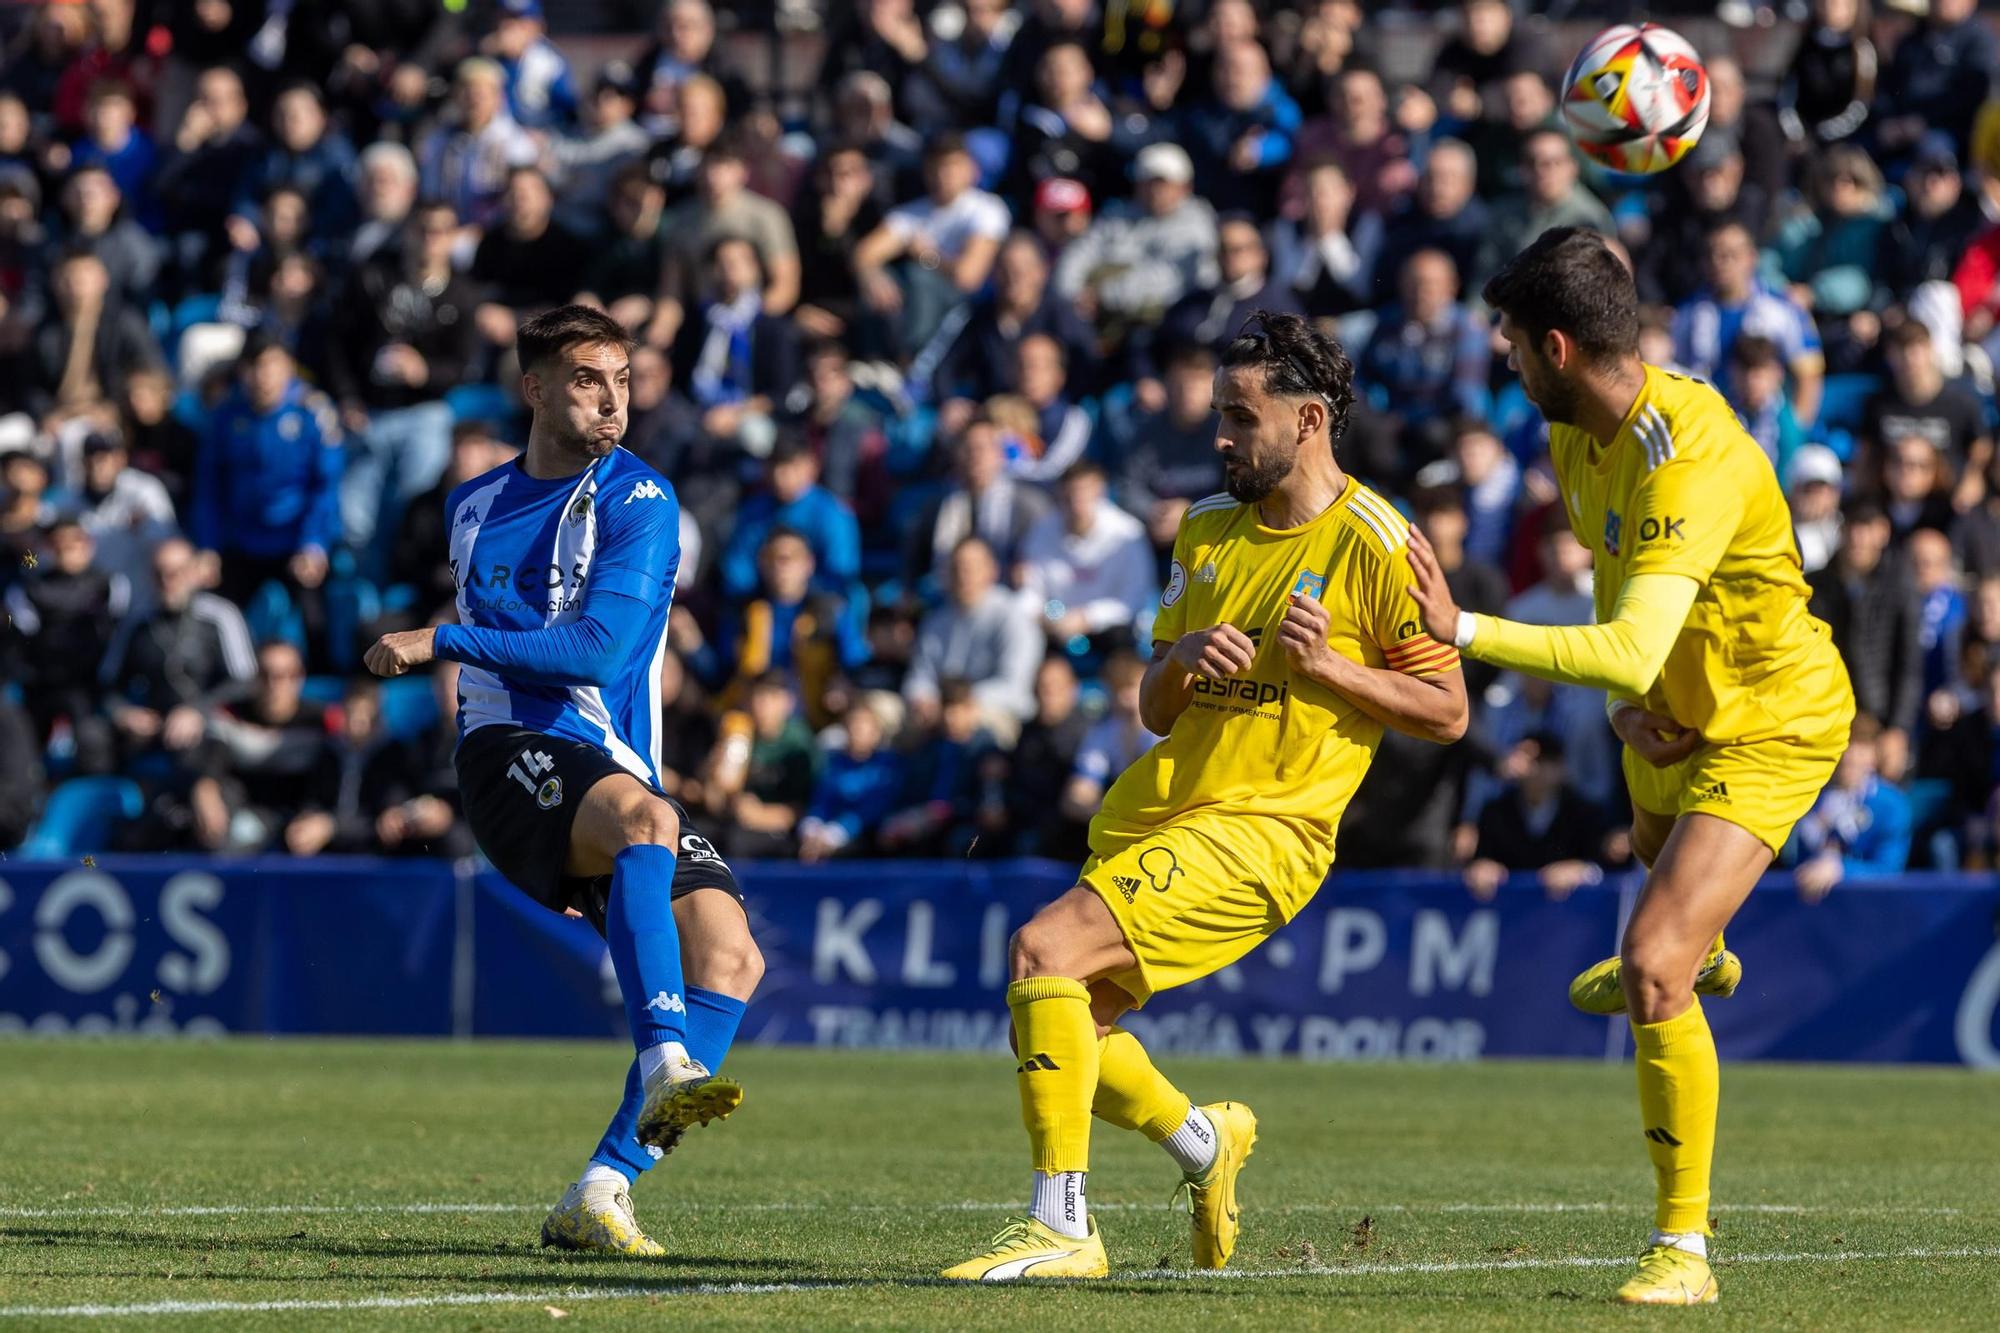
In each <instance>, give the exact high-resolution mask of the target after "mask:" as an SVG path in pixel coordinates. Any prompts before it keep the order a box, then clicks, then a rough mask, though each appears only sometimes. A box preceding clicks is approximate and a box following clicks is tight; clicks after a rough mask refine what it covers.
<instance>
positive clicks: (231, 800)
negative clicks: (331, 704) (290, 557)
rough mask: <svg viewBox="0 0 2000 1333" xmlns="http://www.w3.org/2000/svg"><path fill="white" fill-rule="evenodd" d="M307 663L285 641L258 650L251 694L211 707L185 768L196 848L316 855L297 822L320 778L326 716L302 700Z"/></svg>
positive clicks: (275, 642) (273, 642) (244, 694)
mask: <svg viewBox="0 0 2000 1333" xmlns="http://www.w3.org/2000/svg"><path fill="white" fill-rule="evenodd" d="M305 680H306V668H305V660H304V659H303V658H302V657H300V655H299V650H298V649H297V648H294V647H293V646H292V645H291V644H289V643H285V642H283V641H280V640H273V641H271V642H269V643H266V644H263V645H262V646H260V647H259V648H258V649H257V676H256V679H255V681H254V682H253V683H252V684H251V686H250V687H249V689H247V690H246V691H243V692H241V693H239V694H236V695H235V696H233V697H226V698H224V699H223V700H220V701H218V702H217V703H215V704H214V705H212V706H211V707H210V708H209V709H208V712H207V716H206V717H205V718H204V720H203V734H202V739H201V742H200V743H199V744H198V745H197V746H195V747H194V749H193V750H191V751H190V752H189V754H188V755H187V757H186V760H185V763H186V767H187V770H188V773H189V775H190V776H191V777H192V782H191V784H190V785H189V788H188V793H187V805H188V812H189V815H190V816H191V820H192V827H191V830H190V831H191V833H192V837H193V842H194V845H195V846H196V847H198V848H200V849H201V850H203V851H207V852H233V853H249V852H261V851H264V850H266V849H267V848H272V847H284V848H286V850H289V851H291V852H292V853H293V854H294V855H310V854H311V853H312V852H313V851H316V850H318V849H317V848H313V847H311V846H309V845H308V842H307V838H306V837H305V836H300V842H299V844H298V845H297V846H294V845H292V842H291V839H292V837H293V836H295V832H296V834H298V835H305V834H309V833H310V832H312V831H313V830H311V829H305V830H300V829H299V828H298V826H297V824H296V822H295V821H296V820H297V817H298V815H299V814H300V812H301V811H303V810H304V809H305V808H306V806H307V803H308V801H310V800H311V797H312V792H313V788H314V786H315V785H316V784H317V783H318V782H319V781H320V780H321V773H322V771H323V767H322V760H323V758H324V757H325V754H326V741H327V719H326V711H325V709H324V708H322V707H321V706H320V705H319V704H316V703H313V702H312V701H311V700H308V699H306V698H305V697H304V693H303V691H304V688H305Z"/></svg>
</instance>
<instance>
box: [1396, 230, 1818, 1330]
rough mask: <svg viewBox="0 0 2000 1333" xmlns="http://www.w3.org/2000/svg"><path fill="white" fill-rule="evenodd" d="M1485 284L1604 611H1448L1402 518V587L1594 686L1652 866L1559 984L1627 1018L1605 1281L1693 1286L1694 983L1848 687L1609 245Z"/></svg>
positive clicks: (1704, 1063) (1562, 242)
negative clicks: (1618, 1160) (1649, 1226)
mask: <svg viewBox="0 0 2000 1333" xmlns="http://www.w3.org/2000/svg"><path fill="white" fill-rule="evenodd" d="M1485 298H1486V303H1487V304H1488V305H1489V306H1491V307H1492V308H1493V309H1494V310H1495V311H1497V312H1498V313H1499V315H1500V332H1501V335H1502V336H1503V337H1505V338H1506V339H1507V341H1508V343H1509V344H1510V346H1511V347H1512V352H1511V354H1510V355H1509V357H1508V361H1509V364H1511V365H1512V366H1513V367H1514V368H1515V369H1516V370H1517V371H1518V372H1519V373H1520V376H1521V384H1522V387H1523V388H1524V389H1525V390H1526V391H1527V395H1528V398H1529V401H1531V402H1533V403H1534V405H1535V406H1536V407H1537V408H1539V409H1540V410H1541V413H1542V415H1543V416H1544V417H1546V418H1547V419H1548V422H1549V452H1550V454H1551V456H1552V457H1553V458H1554V461H1555V471H1556V482H1557V485H1558V487H1559V488H1560V489H1561V491H1562V496H1563V503H1564V504H1565V505H1566V506H1567V507H1568V512H1569V524H1570V529H1571V531H1573V532H1574V533H1575V534H1576V537H1577V540H1578V541H1580V542H1582V543H1583V544H1584V545H1585V546H1587V547H1589V548H1590V550H1591V553H1592V556H1593V557H1594V561H1595V569H1596V594H1595V596H1596V602H1597V620H1598V623H1597V624H1595V625H1583V626H1557V627H1544V626H1540V625H1523V624H1517V623H1515V622H1513V621H1507V620H1500V619H1496V618H1494V617H1492V616H1475V615H1470V614H1467V613H1464V612H1461V611H1460V610H1459V609H1458V607H1457V605H1456V604H1455V603H1454V602H1453V601H1452V596H1451V591H1450V589H1449V588H1447V587H1446V586H1445V577H1444V572H1443V570H1442V569H1441V568H1440V567H1439V565H1438V561H1437V557H1436V555H1435V553H1434V552H1433V551H1432V550H1431V548H1430V545H1429V543H1428V542H1426V541H1425V540H1424V538H1423V537H1422V536H1421V535H1420V534H1419V533H1417V531H1416V530H1415V529H1414V528H1412V529H1411V530H1410V540H1409V560H1410V564H1411V565H1412V567H1413V568H1414V569H1415V571H1416V576H1417V594H1416V596H1417V601H1418V602H1419V603H1420V604H1421V605H1422V607H1423V620H1424V627H1425V629H1426V630H1428V631H1429V633H1430V635H1431V636H1432V637H1433V638H1434V639H1436V640H1437V641H1438V642H1440V643H1442V644H1451V645H1453V646H1455V647H1457V648H1458V649H1459V651H1461V652H1463V653H1465V654H1467V655H1468V656H1470V657H1473V658H1476V659H1478V660H1479V661H1482V662H1490V663H1492V664H1493V665H1494V666H1497V667H1502V668H1505V669H1508V670H1512V671H1522V672H1526V673H1528V674H1529V675H1533V676H1540V677H1542V678H1543V679H1545V680H1552V681H1557V682H1560V683H1563V684H1569V685H1582V686H1586V687H1590V688H1595V689H1602V690H1605V691H1608V693H1609V700H1610V702H1609V708H1610V712H1611V725H1612V727H1613V729H1614V730H1616V731H1617V733H1618V736H1619V738H1620V739H1622V740H1623V741H1624V742H1625V755H1624V768H1625V779H1626V783H1627V786H1628V787H1629V788H1630V791H1631V795H1632V846H1633V850H1634V851H1635V852H1637V854H1638V856H1639V859H1640V860H1641V861H1643V862H1644V863H1645V864H1646V866H1647V867H1648V874H1647V876H1646V884H1645V887H1644V889H1643V890H1642V891H1641V892H1640V895H1639V900H1638V903H1637V904H1636V905H1635V906H1634V908H1633V911H1632V918H1631V921H1630V923H1629V924H1628V925H1627V926H1626V928H1625V938H1624V940H1623V942H1622V945H1621V948H1620V951H1619V955H1618V957H1616V958H1611V959H1607V960H1605V961H1604V962H1602V963H1600V964H1598V965H1597V966H1596V967H1593V968H1591V969H1590V970H1589V971H1587V972H1585V973H1584V974H1583V975H1582V976H1580V977H1578V978H1577V979H1576V981H1575V982H1574V983H1572V985H1571V987H1570V995H1571V998H1572V999H1573V1000H1574V1001H1575V1002H1576V1004H1577V1005H1578V1007H1580V1008H1583V1009H1586V1010H1589V1011H1590V1012H1593V1013H1618V1012H1625V1013H1628V1014H1629V1015H1630V1017H1631V1022H1632V1039H1633V1044H1634V1045H1635V1046H1636V1047H1637V1048H1638V1065H1639V1112H1640V1121H1641V1124H1642V1126H1643V1127H1644V1130H1645V1135H1646V1150H1647V1152H1648V1153H1650V1154H1651V1156H1652V1159H1653V1172H1654V1176H1655V1180H1656V1189H1657V1195H1656V1208H1655V1213H1654V1232H1653V1236H1652V1239H1651V1242H1650V1243H1649V1244H1648V1246H1647V1248H1646V1251H1645V1253H1644V1254H1643V1255H1642V1256H1641V1257H1640V1260H1639V1268H1638V1272H1637V1273H1635V1274H1634V1275H1633V1276H1632V1279H1631V1280H1630V1281H1628V1282H1627V1283H1625V1285H1624V1286H1623V1287H1621V1288H1619V1291H1618V1298H1619V1299H1620V1300H1621V1301H1626V1302H1629V1303H1634V1304H1648V1305H1696V1304H1706V1303H1708V1302H1711V1301H1713V1300H1715V1299H1716V1283H1715V1275H1714V1273H1713V1272H1712V1271H1711V1270H1710V1268H1709V1264H1708V1241H1707V1237H1708V1199H1709V1167H1710V1162H1711V1159H1712V1158H1713V1157H1714V1154H1715V1123H1716V1102H1717V1096H1718V1088H1719V1082H1720V1079H1719V1071H1718V1069H1717V1064H1716V1056H1715V1039H1714V1038H1713V1037H1712V1036H1711V1035H1710V1033H1709V1028H1708V1020H1707V1018H1705V1017H1704V1016H1703V1014H1702V1009H1701V1001H1700V999H1699V998H1697V992H1700V993H1704V994H1712V995H1728V994H1730V993H1731V992H1733V991H1734V990H1735V989H1736V983H1737V980H1738V978H1739V977H1740V975H1741V968H1740V966H1739V965H1738V964H1737V962H1736V960H1735V958H1734V957H1733V956H1732V955H1730V954H1727V953H1725V952H1724V951H1723V948H1722V931H1723V927H1725V926H1726V925H1728V924H1729V919H1730V918H1731V917H1732V916H1734V915H1735V913H1736V909H1737V908H1738V907H1740V906H1742V904H1743V900H1744V898H1746V897H1747V896H1748V895H1749V893H1750V890H1751V888H1752V887H1753V886H1755V884H1756V883H1757V880H1758V879H1759V877H1761V876H1762V875H1763V873H1764V871H1765V869H1766V868H1767V867H1768V866H1769V865H1770V864H1771V861H1772V858H1773V857H1775V856H1776V855H1777V854H1778V852H1779V850H1780V849H1782V848H1783V847H1784V845H1785V839H1786V837H1787V836H1788V835H1789V834H1790V832H1791V829H1792V825H1793V824H1794V823H1795V822H1796V821H1797V820H1798V819H1799V817H1800V816H1801V815H1803V814H1805V812H1806V811H1807V810H1808V809H1810V808H1811V807H1812V803H1813V800H1814V798H1815V797H1816V796H1817V795H1818V794H1819V790H1820V788H1821V787H1822V786H1824V785H1825V784H1826V781H1827V779H1828V778H1829V777H1831V776H1832V774H1833V770H1834V766H1835V764H1836V763H1837V762H1838V760H1839V758H1840V755H1841V752H1842V750H1843V749H1845V747H1846V744H1847V731H1848V724H1849V723H1850V722H1851V721H1852V720H1853V717H1854V696H1853V692H1852V690H1851V689H1850V688H1849V686H1848V680H1847V671H1846V668H1845V667H1844V666H1843V665H1842V664H1841V660H1840V655H1839V653H1838V652H1836V651H1835V649H1834V646H1833V641H1832V638H1831V635H1830V633H1829V631H1828V629H1827V627H1826V625H1825V624H1823V623H1822V622H1820V621H1818V620H1815V619H1814V618H1813V617H1812V616H1811V615H1810V614H1808V613H1807V611H1806V600H1807V591H1806V581H1805V576H1804V574H1803V572H1802V571H1801V568H1800V564H1799V552H1798V546H1797V544H1796V542H1795V541H1794V540H1793V536H1792V524H1791V516H1790V514H1789V512H1788V511H1787V509H1786V507H1785V497H1784V494H1783V492H1782V491H1781V490H1780V489H1779V486H1778V479H1777V476H1776V474H1775V473H1774V472H1773V471H1772V470H1771V464H1770V462H1769V461H1768V460H1767V459H1766V457H1765V455H1764V452H1763V450H1761V449H1760V448H1759V447H1758V446H1757V443H1756V441H1755V440H1753V439H1751V437H1750V436H1749V434H1747V433H1746V432H1745V431H1744V429H1743V427H1742V426H1741V425H1740V424H1738V422H1737V419H1736V414H1735V413H1734V412H1732V411H1731V410H1730V408H1729V404H1728V403H1726V402H1724V401H1723V399H1722V396H1721V395H1720V394H1718V393H1717V392H1716V391H1715V390H1714V389H1712V388H1710V387H1709V386H1708V385H1706V384H1704V383H1702V382H1701V381H1700V380H1695V379H1688V378H1686V377H1684V376H1681V375H1675V374H1671V373H1669V372H1667V371H1664V370H1661V369H1659V368H1658V367H1657V366H1649V365H1647V364H1645V363H1644V362H1642V361H1640V360H1639V353H1638V343H1639V315H1638V295H1637V293H1636V291H1635V290H1634V288H1633V285H1632V277H1631V274H1630V273H1628V272H1627V271H1626V269H1625V266H1624V265H1623V264H1622V263H1621V262H1620V261H1619V260H1618V258H1617V257H1616V256H1615V255H1613V254H1612V253H1611V251H1610V250H1609V249H1608V248H1607V247H1606V246H1605V245H1604V243H1603V241H1602V240H1600V239H1599V238H1598V236H1597V235H1596V234H1595V233H1594V232H1590V231H1586V230H1583V229H1581V228H1575V227H1561V228H1556V229H1554V230H1551V231H1547V232H1544V233H1542V235H1541V236H1540V237H1539V238H1538V239H1537V240H1536V241H1535V242H1534V244H1532V245H1530V246H1529V247H1528V248H1527V249H1526V250H1524V251H1522V252H1521V254H1520V255H1519V256H1518V257H1516V258H1515V259H1514V260H1513V262H1511V263H1510V264H1508V265H1507V266H1506V267H1505V268H1503V269H1502V270H1501V271H1500V272H1499V273H1498V274H1497V275H1495V276H1494V278H1493V279H1492V280H1491V281H1490V282H1488V283H1487V284H1486V290H1485Z"/></svg>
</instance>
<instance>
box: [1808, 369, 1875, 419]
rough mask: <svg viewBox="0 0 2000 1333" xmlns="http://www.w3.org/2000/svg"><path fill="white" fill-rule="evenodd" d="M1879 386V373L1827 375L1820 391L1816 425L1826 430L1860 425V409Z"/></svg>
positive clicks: (1866, 403)
mask: <svg viewBox="0 0 2000 1333" xmlns="http://www.w3.org/2000/svg"><path fill="white" fill-rule="evenodd" d="M1881 387H1882V377H1881V376H1880V375H1861V374H1854V375H1828V376H1827V377H1826V388H1825V389H1824V390H1823V391H1822V392H1821V394H1820V401H1819V424H1820V426H1821V428H1822V429H1825V430H1829V431H1831V430H1845V431H1855V430H1859V429H1860V428H1861V409H1862V408H1864V407H1866V406H1867V405H1868V400H1869V398H1871V397H1873V396H1874V393H1875V391H1876V390H1877V389H1879V388H1881Z"/></svg>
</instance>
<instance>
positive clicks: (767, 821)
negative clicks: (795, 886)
mask: <svg viewBox="0 0 2000 1333" xmlns="http://www.w3.org/2000/svg"><path fill="white" fill-rule="evenodd" d="M796 703H797V701H796V700H795V699H794V698H793V696H792V687H791V685H790V683H789V682H788V681H787V680H786V677H785V674H784V673H783V672H781V671H769V672H766V673H765V674H764V675H762V676H760V677H758V678H757V681H756V683H755V684H754V685H752V686H751V687H750V697H749V700H748V716H747V717H746V716H745V715H743V714H741V713H737V714H731V715H730V716H728V717H725V718H724V719H723V727H722V738H721V740H719V741H718V742H717V743H716V751H715V755H714V757H713V758H712V760H711V762H710V768H709V775H708V778H707V780H706V782H705V783H704V784H703V786H704V792H705V795H706V797H707V800H708V808H709V810H710V811H711V812H713V813H714V814H715V816H716V817H717V818H718V819H721V820H725V821H727V822H726V823H725V825H724V828H723V834H722V841H723V848H722V851H723V855H725V856H731V857H735V856H741V857H746V858H753V859H754V858H757V857H785V856H791V855H793V854H794V853H795V852H796V851H797V850H798V838H797V836H796V829H797V827H798V823H799V820H800V819H801V818H802V817H803V816H804V814H805V810H806V805H807V803H808V802H810V801H811V800H812V795H813V772H814V767H815V764H816V755H815V753H814V750H813V740H812V732H810V731H808V730H807V729H806V725H805V723H804V722H803V721H801V720H800V719H799V717H798V713H797V706H796Z"/></svg>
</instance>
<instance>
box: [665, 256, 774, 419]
mask: <svg viewBox="0 0 2000 1333" xmlns="http://www.w3.org/2000/svg"><path fill="white" fill-rule="evenodd" d="M707 272H708V277H707V281H706V282H704V283H703V286H702V290H703V296H702V299H701V300H700V302H699V303H698V304H697V305H696V306H695V307H694V309H693V311H692V313H691V316H690V317H689V318H688V319H687V320H686V321H685V322H684V323H683V324H682V325H681V331H680V336H679V339H678V340H677V342H676V343H675V346H674V357H673V362H674V378H675V379H676V380H677V381H678V382H680V383H681V384H684V385H686V386H687V391H688V396H689V397H690V398H692V399H693V400H694V404H695V406H696V407H698V408H700V409H701V410H702V423H701V424H702V429H703V430H705V431H706V432H708V434H709V435H711V436H713V437H715V438H716V439H718V440H724V441H735V442H737V443H738V444H739V445H740V446H741V447H743V448H744V449H746V450H747V451H751V452H755V444H756V443H758V442H762V441H767V440H769V439H770V438H771V436H772V432H773V431H774V430H775V425H774V424H773V419H774V418H775V417H777V416H778V415H779V414H780V413H781V412H784V411H786V410H787V409H788V408H789V407H790V406H791V405H792V403H791V399H792V394H793V391H794V390H796V389H797V388H798V385H799V380H800V378H801V369H800V365H799V339H798V332H797V330H796V329H795V328H794V327H793V325H792V322H791V320H789V319H783V318H780V317H778V316H776V315H772V314H769V313H768V312H767V311H766V309H765V302H764V288H765V274H764V270H763V265H762V264H761V263H760V262H759V260H758V258H757V247H756V246H755V245H753V244H751V243H750V242H749V241H748V240H745V239H744V238H742V237H740V236H725V237H722V238H721V239H720V240H718V241H716V243H715V245H714V247H713V248H712V249H711V250H710V252H709V257H708V265H707Z"/></svg>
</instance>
